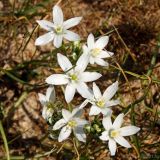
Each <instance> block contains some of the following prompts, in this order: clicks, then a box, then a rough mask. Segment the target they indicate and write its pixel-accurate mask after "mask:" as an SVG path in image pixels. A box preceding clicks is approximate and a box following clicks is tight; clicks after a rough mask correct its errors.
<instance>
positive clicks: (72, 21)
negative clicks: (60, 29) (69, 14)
mask: <svg viewBox="0 0 160 160" xmlns="http://www.w3.org/2000/svg"><path fill="white" fill-rule="evenodd" d="M81 20H82V17H74V18H71V19H68V20H67V21H65V22H64V23H63V26H64V28H65V29H69V28H71V27H73V26H76V25H77V24H79V22H80V21H81Z"/></svg>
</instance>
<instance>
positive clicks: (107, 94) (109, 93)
mask: <svg viewBox="0 0 160 160" xmlns="http://www.w3.org/2000/svg"><path fill="white" fill-rule="evenodd" d="M117 90H118V81H116V82H115V83H113V84H112V85H110V86H109V87H108V88H107V89H106V90H105V92H104V93H103V98H104V99H105V100H106V101H109V100H110V99H111V98H112V97H113V96H114V95H115V93H116V92H117Z"/></svg>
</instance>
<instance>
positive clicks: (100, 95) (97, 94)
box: [93, 83, 102, 99]
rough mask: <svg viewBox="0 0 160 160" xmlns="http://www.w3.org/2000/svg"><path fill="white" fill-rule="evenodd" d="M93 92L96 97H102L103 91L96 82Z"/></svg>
mask: <svg viewBox="0 0 160 160" xmlns="http://www.w3.org/2000/svg"><path fill="white" fill-rule="evenodd" d="M93 93H94V97H95V98H96V99H99V98H101V97H102V94H101V91H100V89H99V87H98V86H97V85H96V83H93Z"/></svg>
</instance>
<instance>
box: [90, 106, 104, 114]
mask: <svg viewBox="0 0 160 160" xmlns="http://www.w3.org/2000/svg"><path fill="white" fill-rule="evenodd" d="M100 112H101V109H100V108H99V107H97V106H94V105H92V107H91V109H90V112H89V115H90V116H93V115H98V114H99V113H100Z"/></svg>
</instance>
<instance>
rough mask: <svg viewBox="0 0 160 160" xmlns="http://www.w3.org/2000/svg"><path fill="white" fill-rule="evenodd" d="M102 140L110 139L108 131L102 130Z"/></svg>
mask: <svg viewBox="0 0 160 160" xmlns="http://www.w3.org/2000/svg"><path fill="white" fill-rule="evenodd" d="M99 138H100V139H101V140H102V141H108V140H109V136H108V131H104V132H102V135H101V136H100V137H99Z"/></svg>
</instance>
